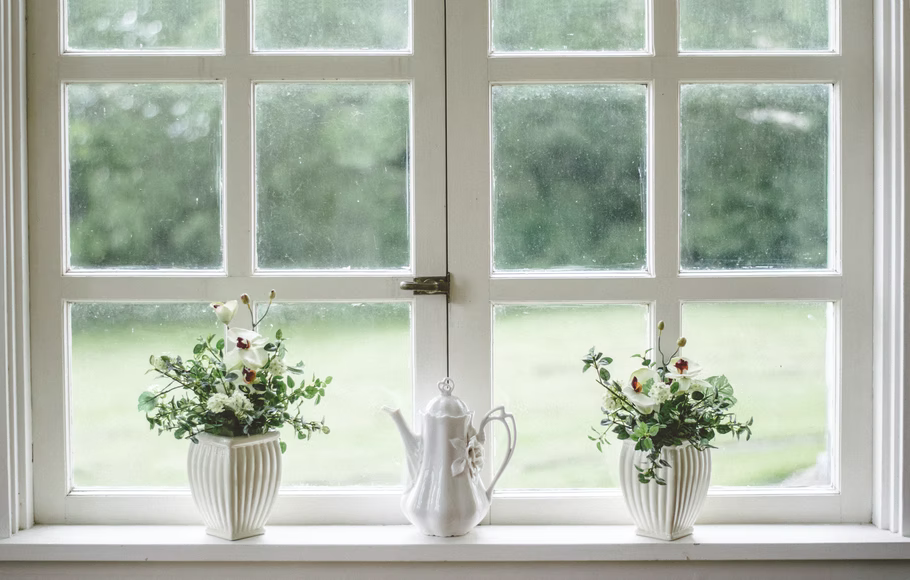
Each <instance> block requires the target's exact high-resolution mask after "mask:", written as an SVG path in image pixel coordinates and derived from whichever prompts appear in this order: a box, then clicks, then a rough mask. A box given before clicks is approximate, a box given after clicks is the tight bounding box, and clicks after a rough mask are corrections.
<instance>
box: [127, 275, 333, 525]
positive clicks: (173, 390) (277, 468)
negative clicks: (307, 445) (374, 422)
mask: <svg viewBox="0 0 910 580" xmlns="http://www.w3.org/2000/svg"><path fill="white" fill-rule="evenodd" d="M274 299H275V291H274V290H273V291H272V292H271V293H270V295H269V307H268V308H267V309H266V311H265V313H264V314H263V315H262V316H261V317H260V318H259V319H258V320H257V319H256V316H255V315H254V314H253V309H252V306H251V305H250V297H249V296H248V295H246V294H243V295H242V296H241V297H240V300H241V302H242V303H243V304H245V305H246V306H247V308H248V309H249V311H250V318H251V322H252V330H247V329H243V328H234V327H231V321H232V320H233V318H234V314H235V312H236V310H237V301H236V300H231V301H229V302H225V303H221V302H216V303H214V304H212V309H213V311H214V313H215V315H216V316H217V317H218V319H219V320H220V321H221V322H222V323H224V327H225V334H224V338H218V339H217V340H216V339H215V335H214V334H213V335H211V336H208V337H205V338H200V339H199V342H198V343H197V344H196V346H195V347H193V356H192V357H191V358H188V359H183V358H181V357H179V356H176V357H172V356H168V355H161V356H155V355H152V357H151V358H150V359H149V363H150V364H151V365H152V368H151V369H150V370H149V372H154V373H156V374H157V375H158V376H159V377H163V378H164V379H166V380H167V383H166V384H164V385H162V386H157V387H154V388H152V389H150V390H148V391H145V392H144V393H142V394H141V395H139V410H140V411H144V412H145V413H146V419H147V420H148V423H149V428H150V429H154V428H156V427H157V428H158V434H159V435H160V434H161V433H163V432H165V431H170V432H173V433H174V437H176V438H177V439H189V440H190V441H191V442H192V443H191V445H190V449H189V457H188V459H187V470H188V472H189V481H190V491H191V493H192V495H193V501H194V502H195V503H196V507H197V508H198V509H199V511H200V513H201V514H202V518H203V520H204V522H205V526H206V532H207V533H209V534H210V535H213V536H217V537H219V538H224V539H227V540H239V539H241V538H248V537H250V536H255V535H259V534H262V533H264V531H265V530H264V526H265V522H266V520H267V519H268V517H269V514H270V513H271V511H272V507H273V506H274V503H275V499H276V497H277V495H278V487H279V485H280V483H281V454H283V453H284V452H285V450H286V448H287V446H286V444H285V443H284V442H283V441H281V440H280V437H279V433H278V429H279V428H281V427H284V426H289V427H291V428H293V430H294V432H295V433H296V434H297V438H298V439H303V440H306V439H310V438H311V437H312V436H313V435H314V434H315V433H326V434H327V433H328V432H329V428H328V427H327V426H326V424H325V419H322V420H320V421H310V420H306V419H304V418H303V416H301V406H302V404H303V403H304V402H305V401H308V400H313V401H314V403H315V404H317V405H318V404H319V402H320V401H321V400H322V397H324V396H325V389H326V387H327V386H328V385H329V384H330V383H331V382H332V377H326V379H325V380H321V379H317V378H315V377H314V378H313V379H312V381H310V382H309V383H307V382H306V381H305V380H295V379H294V378H293V376H296V375H301V374H302V373H303V363H302V362H300V363H297V364H296V365H293V366H291V365H288V364H287V363H285V360H284V359H285V355H286V352H287V351H286V348H285V340H286V339H285V337H284V336H283V335H282V333H281V330H278V331H276V332H275V337H274V339H267V338H266V337H264V336H262V335H260V334H259V333H257V332H256V327H257V326H258V325H259V323H261V322H262V320H263V319H264V318H265V316H266V315H268V312H269V309H270V308H271V305H272V301H273V300H274Z"/></svg>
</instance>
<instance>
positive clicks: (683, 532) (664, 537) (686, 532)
mask: <svg viewBox="0 0 910 580" xmlns="http://www.w3.org/2000/svg"><path fill="white" fill-rule="evenodd" d="M692 530H693V528H686V529H685V530H679V531H678V532H673V533H672V534H664V533H661V532H652V531H650V530H643V529H641V528H635V535H637V536H644V537H645V538H654V539H655V540H664V541H666V542H672V541H673V540H678V539H680V538H685V537H686V536H691V535H692Z"/></svg>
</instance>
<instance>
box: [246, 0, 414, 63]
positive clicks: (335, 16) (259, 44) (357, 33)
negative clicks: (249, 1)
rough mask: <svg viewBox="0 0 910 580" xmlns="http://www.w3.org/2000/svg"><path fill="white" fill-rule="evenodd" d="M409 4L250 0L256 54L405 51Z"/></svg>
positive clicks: (396, 1)
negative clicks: (274, 52)
mask: <svg viewBox="0 0 910 580" xmlns="http://www.w3.org/2000/svg"><path fill="white" fill-rule="evenodd" d="M408 4H409V3H408V0H346V1H345V2H339V1H338V0H254V1H253V12H254V13H253V17H254V19H255V36H256V40H255V46H256V50H263V51H269V50H274V51H297V50H300V51H323V50H328V51H331V50H377V51H389V50H407V49H408V48H409V46H410V38H409V37H410V21H411V15H410V8H409V5H408Z"/></svg>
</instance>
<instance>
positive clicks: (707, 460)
mask: <svg viewBox="0 0 910 580" xmlns="http://www.w3.org/2000/svg"><path fill="white" fill-rule="evenodd" d="M661 458H663V459H665V460H666V461H667V462H668V463H669V464H670V467H661V468H659V469H658V470H657V473H658V475H659V476H660V478H661V479H663V480H666V482H667V485H658V484H657V483H655V482H653V481H651V482H649V483H641V482H639V481H638V470H637V469H635V466H636V465H638V466H639V467H641V468H642V469H644V468H646V467H647V465H648V461H647V453H646V452H642V451H636V450H635V443H634V442H633V441H629V440H627V441H626V442H625V443H624V444H623V447H622V451H621V452H620V455H619V485H620V488H621V489H622V496H623V498H624V499H625V501H626V507H628V508H629V512H630V513H631V515H632V520H633V521H635V526H636V528H637V529H636V530H635V533H636V534H638V535H639V536H646V537H649V538H657V539H658V540H676V539H679V538H682V537H684V536H688V535H689V534H691V533H692V527H693V526H694V524H695V519H696V518H698V514H699V513H700V512H701V508H702V506H703V505H704V503H705V498H706V497H707V495H708V486H709V485H711V450H710V449H705V450H703V451H699V450H697V449H695V448H694V447H692V446H691V445H677V446H673V447H664V448H663V449H662V450H661Z"/></svg>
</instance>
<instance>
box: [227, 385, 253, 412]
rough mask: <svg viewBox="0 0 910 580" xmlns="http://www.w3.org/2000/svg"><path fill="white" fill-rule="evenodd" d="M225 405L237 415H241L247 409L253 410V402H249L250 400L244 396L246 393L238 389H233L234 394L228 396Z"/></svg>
mask: <svg viewBox="0 0 910 580" xmlns="http://www.w3.org/2000/svg"><path fill="white" fill-rule="evenodd" d="M225 405H227V406H228V407H229V408H230V409H231V410H232V411H234V414H235V415H237V416H238V417H242V416H243V415H245V414H246V413H247V411H252V410H253V403H251V402H250V400H249V399H247V398H246V395H244V394H243V393H242V392H240V391H239V390H237V391H234V394H233V395H231V396H230V398H228V400H227V401H226V402H225Z"/></svg>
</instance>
